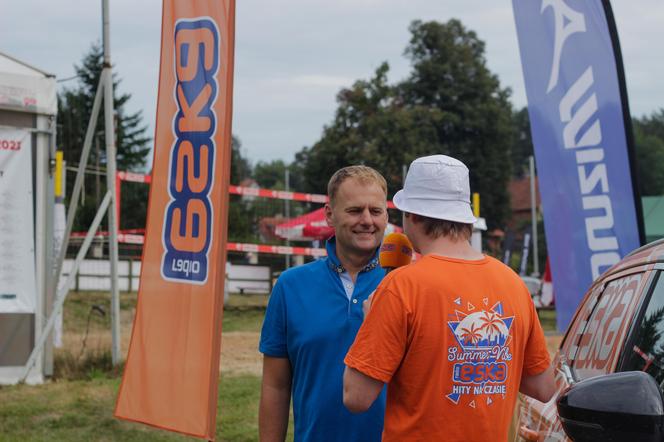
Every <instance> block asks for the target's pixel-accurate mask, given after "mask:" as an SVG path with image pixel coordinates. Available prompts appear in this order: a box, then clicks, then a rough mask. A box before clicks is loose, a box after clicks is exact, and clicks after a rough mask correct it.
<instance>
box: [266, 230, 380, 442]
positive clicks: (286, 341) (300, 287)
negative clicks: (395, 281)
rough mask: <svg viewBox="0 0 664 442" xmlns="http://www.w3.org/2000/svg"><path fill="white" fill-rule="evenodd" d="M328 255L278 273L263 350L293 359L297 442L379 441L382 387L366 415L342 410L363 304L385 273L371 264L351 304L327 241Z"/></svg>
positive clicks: (359, 278)
mask: <svg viewBox="0 0 664 442" xmlns="http://www.w3.org/2000/svg"><path fill="white" fill-rule="evenodd" d="M326 248H327V255H328V256H327V258H325V259H322V260H318V261H314V262H311V263H308V264H305V265H303V266H299V267H294V268H292V269H289V270H287V271H285V272H284V273H282V274H281V276H280V277H279V279H278V280H277V283H276V284H275V286H274V289H273V290H272V295H271V296H270V302H269V303H268V306H267V311H266V313H265V320H264V322H263V330H262V332H261V340H260V345H259V350H260V352H261V353H263V354H265V355H266V356H272V357H280V358H288V359H289V360H290V362H291V367H292V373H293V385H292V395H293V415H294V420H295V441H296V442H299V441H301V442H307V441H315V442H325V441H339V442H353V441H357V442H360V441H361V442H372V441H380V439H381V434H382V431H383V415H384V412H385V389H383V391H382V392H381V394H380V396H379V397H378V399H376V401H375V402H374V403H373V405H372V406H371V408H369V410H367V411H366V412H365V413H361V414H352V413H350V412H349V411H348V410H347V409H346V407H344V405H343V372H344V367H345V365H344V362H343V360H344V356H346V353H347V352H348V349H349V348H350V346H351V344H352V343H353V341H354V340H355V335H356V334H357V331H358V329H359V328H360V325H362V319H363V315H362V301H364V300H365V299H366V298H367V297H368V296H369V295H370V294H371V292H373V291H374V290H375V289H376V287H377V286H378V284H379V283H380V281H381V280H382V279H383V276H384V275H385V271H384V270H383V269H382V268H381V267H380V266H379V265H378V250H377V251H376V256H375V257H374V259H373V260H372V261H371V262H370V263H369V265H367V267H365V268H364V270H362V271H361V272H360V273H359V274H358V275H357V279H356V281H355V288H354V289H353V294H352V296H351V297H350V299H349V298H348V297H347V296H346V292H345V290H344V287H343V285H342V281H341V278H340V277H339V274H340V273H341V272H343V271H344V269H343V267H341V264H340V262H339V260H338V258H337V256H336V253H335V240H334V238H331V239H330V240H328V242H327V244H326Z"/></svg>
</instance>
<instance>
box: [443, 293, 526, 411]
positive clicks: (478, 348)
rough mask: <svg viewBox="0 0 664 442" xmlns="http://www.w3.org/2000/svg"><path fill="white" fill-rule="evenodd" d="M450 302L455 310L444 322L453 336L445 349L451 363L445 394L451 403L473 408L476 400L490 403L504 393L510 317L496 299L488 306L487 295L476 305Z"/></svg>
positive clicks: (509, 338)
mask: <svg viewBox="0 0 664 442" xmlns="http://www.w3.org/2000/svg"><path fill="white" fill-rule="evenodd" d="M454 302H455V304H457V305H458V306H459V309H458V310H456V312H455V314H454V316H455V319H454V320H451V321H447V324H448V325H449V327H450V329H451V330H452V333H453V334H454V338H455V344H454V345H450V346H449V347H448V348H447V360H448V361H449V362H450V363H451V364H453V365H452V391H449V392H445V394H446V396H447V398H448V399H449V400H450V401H452V402H453V403H454V404H455V405H460V404H464V405H468V406H470V407H472V408H475V407H476V406H477V405H478V403H479V401H483V402H485V403H486V404H487V405H491V404H492V403H493V402H494V401H495V400H496V399H497V398H504V397H505V394H506V393H507V391H506V380H507V378H508V374H509V373H508V372H509V367H508V364H507V362H509V361H511V360H512V353H511V352H510V347H509V344H510V340H511V337H510V327H511V326H512V323H513V322H514V317H513V316H510V317H505V316H504V315H503V307H502V304H501V303H500V302H498V303H496V304H495V305H493V306H492V307H491V308H489V307H488V305H489V300H488V298H484V299H483V300H482V303H483V305H480V306H475V305H473V304H471V303H470V302H467V301H464V300H463V299H462V298H461V297H459V298H457V299H455V300H454ZM463 310H465V312H464V311H463Z"/></svg>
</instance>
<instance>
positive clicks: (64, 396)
mask: <svg viewBox="0 0 664 442" xmlns="http://www.w3.org/2000/svg"><path fill="white" fill-rule="evenodd" d="M135 302H136V294H125V293H123V294H122V295H121V302H120V303H121V310H122V317H121V323H122V329H123V330H122V335H123V345H122V349H123V350H124V351H126V349H127V344H128V342H129V336H130V331H131V322H132V320H133V314H134V306H135ZM265 303H266V297H265V296H239V295H237V296H231V301H230V305H229V306H228V307H227V308H226V310H225V311H224V321H223V331H224V336H223V342H222V363H221V376H220V386H219V407H218V415H217V440H221V441H238V442H244V441H257V440H258V401H259V397H260V368H261V365H260V362H261V358H260V354H259V353H258V350H257V345H258V336H259V332H260V326H261V324H262V321H263V315H264V309H265ZM109 309H110V302H109V300H108V294H107V293H72V294H70V296H69V297H68V298H67V301H66V303H65V309H64V312H65V315H64V336H63V341H64V348H63V349H58V350H56V353H55V364H54V372H55V373H54V379H53V380H51V381H49V382H47V383H45V384H43V385H38V386H29V385H18V386H9V387H0V441H171V440H174V441H175V440H191V438H188V437H185V436H180V435H178V434H175V433H171V432H167V431H162V430H157V429H153V428H150V427H147V426H145V425H140V424H134V423H131V422H124V421H121V420H118V419H115V418H113V408H114V406H115V399H116V395H117V391H118V388H119V385H120V373H121V369H118V368H115V369H114V368H113V367H112V364H111V357H110V342H111V341H110V318H109V314H108V313H107V312H109V311H110V310H109ZM291 434H292V431H291ZM289 437H291V439H292V436H290V435H289Z"/></svg>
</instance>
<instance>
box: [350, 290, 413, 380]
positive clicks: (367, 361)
mask: <svg viewBox="0 0 664 442" xmlns="http://www.w3.org/2000/svg"><path fill="white" fill-rule="evenodd" d="M408 316H409V315H408V312H407V310H406V308H405V307H404V304H403V301H402V299H401V298H400V297H399V295H398V294H396V293H394V292H392V291H391V290H390V289H389V288H381V287H379V288H378V290H376V294H375V295H374V298H373V302H372V305H371V310H369V314H368V315H367V317H366V318H365V319H364V323H363V324H362V326H361V327H360V330H359V332H358V333H357V336H356V337H355V342H354V343H353V345H352V346H351V348H350V350H348V354H347V355H346V358H345V359H344V363H345V364H346V365H347V366H349V367H352V368H354V369H356V370H358V371H360V372H362V373H364V374H365V375H367V376H369V377H371V378H373V379H377V380H379V381H382V382H385V383H388V382H389V381H390V379H392V375H393V374H394V372H395V371H396V369H397V368H398V367H399V365H400V364H401V360H402V359H403V356H404V354H405V352H406V347H407V341H408Z"/></svg>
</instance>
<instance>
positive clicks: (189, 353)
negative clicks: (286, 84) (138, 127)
mask: <svg viewBox="0 0 664 442" xmlns="http://www.w3.org/2000/svg"><path fill="white" fill-rule="evenodd" d="M163 8H164V9H163V16H162V46H161V69H160V77H159V98H158V102H157V124H156V131H155V132H156V134H155V153H154V163H153V167H154V168H153V172H152V185H151V188H150V203H149V208H148V222H147V229H146V230H147V231H146V240H145V246H144V249H143V266H142V270H141V285H140V290H139V294H138V305H137V309H136V317H135V319H134V329H133V332H132V337H131V344H130V346H129V355H128V357H127V363H126V367H125V371H124V376H123V378H122V384H121V386H120V392H119V395H118V400H117V404H116V408H115V416H116V417H118V418H121V419H127V420H132V421H136V422H142V423H145V424H148V425H152V426H155V427H159V428H163V429H167V430H172V431H177V432H180V433H185V434H188V435H192V436H196V437H200V438H206V439H209V440H213V439H214V434H215V428H216V425H215V420H216V409H217V388H218V378H219V357H220V346H221V319H222V309H223V294H224V293H223V290H224V275H225V273H224V266H225V251H226V222H227V221H226V220H227V212H228V185H229V175H230V152H231V148H230V142H231V109H232V97H233V47H234V19H235V2H234V0H196V1H186V2H185V1H175V0H164V6H163Z"/></svg>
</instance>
